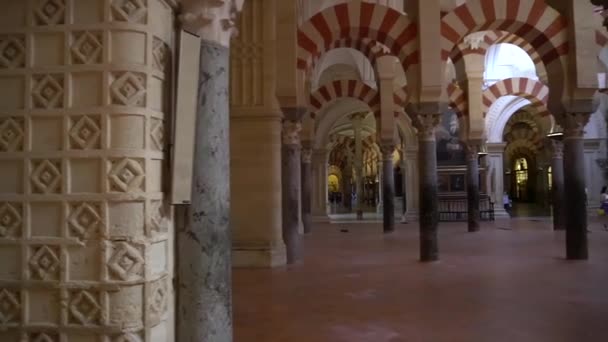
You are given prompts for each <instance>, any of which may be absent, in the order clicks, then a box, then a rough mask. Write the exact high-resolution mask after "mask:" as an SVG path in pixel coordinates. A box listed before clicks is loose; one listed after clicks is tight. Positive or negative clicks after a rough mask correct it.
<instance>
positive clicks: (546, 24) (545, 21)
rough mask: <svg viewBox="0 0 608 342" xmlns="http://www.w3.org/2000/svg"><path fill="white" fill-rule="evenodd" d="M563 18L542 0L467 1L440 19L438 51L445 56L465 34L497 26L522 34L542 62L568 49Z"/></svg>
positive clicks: (564, 52)
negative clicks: (439, 44)
mask: <svg viewBox="0 0 608 342" xmlns="http://www.w3.org/2000/svg"><path fill="white" fill-rule="evenodd" d="M566 27H567V23H566V20H565V19H564V18H563V17H562V16H561V15H560V14H559V13H558V12H557V11H556V10H554V9H553V8H551V7H549V6H547V5H546V4H545V2H544V1H543V0H479V1H467V2H465V3H464V4H462V5H460V6H458V7H457V8H456V9H454V10H453V11H452V12H450V13H448V14H447V15H446V16H445V17H443V18H442V19H441V35H442V42H441V48H442V51H441V55H442V58H443V60H444V61H445V60H447V59H448V57H449V56H450V53H451V51H452V50H453V49H454V47H455V46H456V45H457V44H458V43H459V42H460V41H461V40H462V39H463V38H464V37H465V36H466V35H468V34H470V33H472V32H476V31H486V30H492V31H494V30H498V31H506V32H510V33H513V34H514V35H516V36H518V37H521V38H522V39H524V40H525V41H527V42H529V43H530V45H532V47H533V48H534V49H535V50H536V51H537V52H538V54H539V55H540V58H541V60H542V61H543V62H544V63H545V65H549V64H551V62H553V61H555V60H557V59H559V58H560V57H561V56H564V55H566V54H567V53H568V34H567V31H566Z"/></svg>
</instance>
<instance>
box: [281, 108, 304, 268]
mask: <svg viewBox="0 0 608 342" xmlns="http://www.w3.org/2000/svg"><path fill="white" fill-rule="evenodd" d="M301 130H302V125H301V124H300V123H299V122H297V121H291V120H284V121H283V148H282V158H281V160H282V162H281V188H282V207H283V242H285V248H286V252H287V263H288V264H293V263H295V262H296V261H298V259H299V258H300V233H299V232H298V226H299V215H298V209H299V193H300V191H299V188H300V177H301V174H300V162H301V161H300V148H301V146H300V131H301Z"/></svg>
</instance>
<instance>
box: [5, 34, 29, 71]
mask: <svg viewBox="0 0 608 342" xmlns="http://www.w3.org/2000/svg"><path fill="white" fill-rule="evenodd" d="M24 65H25V39H24V38H23V36H1V37H0V67H2V68H21V67H23V66H24Z"/></svg>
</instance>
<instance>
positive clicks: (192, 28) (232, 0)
mask: <svg viewBox="0 0 608 342" xmlns="http://www.w3.org/2000/svg"><path fill="white" fill-rule="evenodd" d="M244 1H245V0H180V5H181V15H180V16H179V19H180V20H181V22H182V25H183V28H184V30H186V31H188V32H191V33H194V34H196V35H198V36H200V37H201V39H203V40H206V41H210V42H214V43H217V44H219V45H222V46H225V47H230V39H231V38H232V36H233V35H235V34H236V33H237V29H236V17H237V15H238V12H240V11H241V10H242V9H243V3H244Z"/></svg>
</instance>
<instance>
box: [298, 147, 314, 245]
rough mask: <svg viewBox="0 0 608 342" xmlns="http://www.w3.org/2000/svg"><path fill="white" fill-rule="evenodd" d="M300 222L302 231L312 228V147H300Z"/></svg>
mask: <svg viewBox="0 0 608 342" xmlns="http://www.w3.org/2000/svg"><path fill="white" fill-rule="evenodd" d="M301 153H302V165H301V168H302V170H301V171H302V179H301V182H300V183H301V184H300V186H301V187H302V190H301V193H302V224H303V225H304V233H305V234H308V233H310V232H311V229H312V211H311V210H312V149H310V148H305V149H302V151H301Z"/></svg>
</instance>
